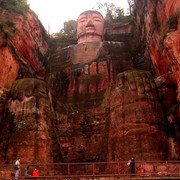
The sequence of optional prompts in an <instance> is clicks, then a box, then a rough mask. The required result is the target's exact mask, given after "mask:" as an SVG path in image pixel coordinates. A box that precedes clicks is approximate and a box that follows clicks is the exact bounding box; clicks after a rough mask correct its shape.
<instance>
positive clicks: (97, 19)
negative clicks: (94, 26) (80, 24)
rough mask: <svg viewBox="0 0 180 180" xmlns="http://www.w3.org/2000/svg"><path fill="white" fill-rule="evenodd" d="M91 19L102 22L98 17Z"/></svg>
mask: <svg viewBox="0 0 180 180" xmlns="http://www.w3.org/2000/svg"><path fill="white" fill-rule="evenodd" d="M93 20H94V21H95V22H102V21H101V19H99V18H94V19H93Z"/></svg>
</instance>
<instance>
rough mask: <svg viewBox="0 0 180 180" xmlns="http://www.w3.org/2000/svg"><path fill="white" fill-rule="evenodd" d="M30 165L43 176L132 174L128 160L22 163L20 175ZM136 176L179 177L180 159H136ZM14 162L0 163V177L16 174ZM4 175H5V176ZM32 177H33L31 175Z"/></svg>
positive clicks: (22, 176)
mask: <svg viewBox="0 0 180 180" xmlns="http://www.w3.org/2000/svg"><path fill="white" fill-rule="evenodd" d="M27 166H29V170H30V171H29V174H30V175H32V172H33V170H34V169H35V168H36V169H38V171H39V174H40V177H41V178H56V177H58V178H60V177H61V178H63V177H64V178H72V177H79V178H80V177H113V176H121V177H122V176H130V175H131V174H130V167H129V166H128V165H127V161H119V162H86V163H52V164H41V163H38V164H21V167H20V177H21V178H24V172H25V168H26V167H27ZM135 166H136V173H135V175H134V176H136V177H137V176H144V177H146V176H160V177H179V178H180V161H146V162H145V161H136V163H135ZM14 172H15V170H14V164H1V165H0V178H4V179H5V178H9V176H11V177H12V176H13V175H14ZM3 176H4V177H3ZM29 178H32V177H29Z"/></svg>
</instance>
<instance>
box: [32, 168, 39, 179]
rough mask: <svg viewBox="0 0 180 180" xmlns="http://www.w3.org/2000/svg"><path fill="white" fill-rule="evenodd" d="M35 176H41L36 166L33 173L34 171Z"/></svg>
mask: <svg viewBox="0 0 180 180" xmlns="http://www.w3.org/2000/svg"><path fill="white" fill-rule="evenodd" d="M32 176H33V177H38V176H39V171H38V170H37V169H36V168H35V169H34V171H33V173H32Z"/></svg>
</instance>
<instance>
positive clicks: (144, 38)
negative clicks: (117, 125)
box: [135, 0, 180, 159]
mask: <svg viewBox="0 0 180 180" xmlns="http://www.w3.org/2000/svg"><path fill="white" fill-rule="evenodd" d="M135 7H136V9H137V11H136V12H137V13H136V22H137V26H136V27H137V28H136V30H137V32H138V33H139V34H140V39H141V41H140V42H141V44H143V42H145V43H144V45H143V46H144V52H145V53H148V55H149V56H150V58H151V60H152V63H153V67H154V70H155V74H156V76H159V78H160V79H161V78H164V79H166V81H165V83H164V84H163V85H162V86H161V87H160V88H159V92H160V97H161V99H162V103H163V109H164V112H165V115H166V121H167V127H166V128H167V132H168V135H169V136H170V138H169V144H170V148H171V150H172V149H173V151H171V152H170V154H169V156H170V157H169V158H172V159H176V158H178V157H179V154H180V152H179V150H180V141H179V139H180V136H179V135H180V134H179V129H180V126H179V117H180V114H179V77H180V76H179V60H180V51H179V48H180V42H179V41H180V12H179V7H180V1H178V0H174V1H173V2H172V1H170V0H163V1H150V0H148V1H144V0H143V1H141V2H140V1H138V0H137V1H135ZM141 7H143V8H141ZM173 131H175V133H173Z"/></svg>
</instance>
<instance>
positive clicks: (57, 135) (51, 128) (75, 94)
mask: <svg viewBox="0 0 180 180" xmlns="http://www.w3.org/2000/svg"><path fill="white" fill-rule="evenodd" d="M77 39H78V43H77V44H76V45H71V46H68V47H66V48H57V49H56V50H54V51H53V53H50V55H49V56H48V58H47V66H46V77H45V80H44V81H45V82H43V81H41V80H36V79H21V80H17V81H16V82H15V83H14V85H13V87H12V90H11V99H10V100H9V104H8V108H9V111H10V113H11V114H13V113H14V116H13V117H14V120H13V121H14V124H17V126H18V125H19V124H18V123H21V124H20V125H21V126H18V127H19V128H20V130H19V129H18V128H17V129H15V132H14V134H13V135H12V136H11V137H10V139H9V141H11V142H12V143H11V146H9V147H8V148H7V149H6V152H5V154H6V156H7V157H8V159H12V158H13V155H14V154H15V153H16V152H17V153H19V154H18V156H21V157H22V156H23V157H22V159H24V160H25V161H27V163H29V162H82V161H116V160H127V159H129V158H130V157H131V156H132V155H134V156H136V159H138V160H145V159H147V160H162V159H163V158H164V157H165V156H166V140H165V135H164V131H163V114H162V109H161V105H160V103H159V101H158V94H157V90H156V86H155V83H154V80H153V77H152V76H151V73H150V72H149V71H146V69H141V70H138V69H136V68H135V67H137V66H136V64H134V62H132V60H131V56H130V54H129V53H128V51H129V49H128V46H127V44H126V42H110V41H104V24H103V17H102V15H101V14H100V13H99V12H97V11H85V12H83V13H82V14H80V16H79V17H78V20H77ZM12 107H13V108H12ZM24 107H25V108H24ZM15 110H16V111H15ZM19 137H23V140H22V141H21V146H16V144H15V143H13V141H16V140H17V139H18V138H19ZM29 139H30V141H29ZM26 146H28V148H29V151H28V152H29V154H28V155H27V154H23V152H24V148H25V147H26ZM38 147H39V148H38ZM17 148H18V151H17ZM31 151H32V152H31ZM33 153H35V156H33Z"/></svg>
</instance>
